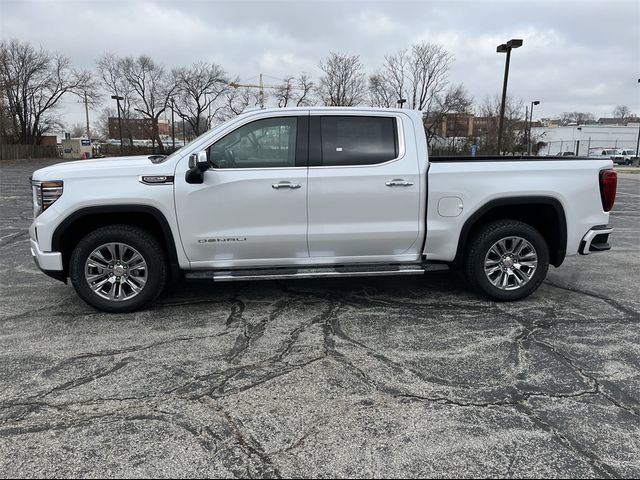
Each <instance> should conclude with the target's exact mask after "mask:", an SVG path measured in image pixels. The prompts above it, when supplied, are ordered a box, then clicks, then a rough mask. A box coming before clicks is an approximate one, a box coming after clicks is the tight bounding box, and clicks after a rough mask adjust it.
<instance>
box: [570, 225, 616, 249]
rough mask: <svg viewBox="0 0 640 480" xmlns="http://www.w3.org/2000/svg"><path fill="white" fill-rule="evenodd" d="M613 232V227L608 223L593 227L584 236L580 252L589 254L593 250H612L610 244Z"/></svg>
mask: <svg viewBox="0 0 640 480" xmlns="http://www.w3.org/2000/svg"><path fill="white" fill-rule="evenodd" d="M611 232H613V227H610V226H608V225H598V226H597V227H593V228H591V229H590V230H589V231H588V232H587V233H586V234H585V235H584V237H582V241H581V242H580V248H579V249H578V252H579V253H580V255H589V253H591V252H605V251H607V250H611V245H609V235H610V234H611Z"/></svg>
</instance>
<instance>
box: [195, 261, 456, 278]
mask: <svg viewBox="0 0 640 480" xmlns="http://www.w3.org/2000/svg"><path fill="white" fill-rule="evenodd" d="M446 268H447V267H446V266H444V265H423V264H409V265H397V264H395V265H349V266H327V267H324V266H323V267H300V268H295V267H294V268H291V267H282V268H263V269H251V270H249V269H238V270H229V269H227V270H200V271H192V272H188V273H187V274H186V278H187V279H189V280H213V281H215V282H234V281H242V280H287V279H295V278H331V277H374V276H385V275H421V274H423V273H425V271H427V270H442V269H446Z"/></svg>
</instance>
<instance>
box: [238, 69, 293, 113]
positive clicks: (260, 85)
mask: <svg viewBox="0 0 640 480" xmlns="http://www.w3.org/2000/svg"><path fill="white" fill-rule="evenodd" d="M229 86H230V87H233V88H257V89H259V91H258V102H259V103H260V108H264V89H265V88H273V89H275V90H277V89H279V88H282V87H283V85H265V84H264V83H263V82H262V74H260V83H257V84H253V83H236V82H231V83H230V84H229ZM289 88H291V89H292V90H304V88H302V87H294V86H293V85H289Z"/></svg>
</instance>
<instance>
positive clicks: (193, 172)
mask: <svg viewBox="0 0 640 480" xmlns="http://www.w3.org/2000/svg"><path fill="white" fill-rule="evenodd" d="M212 166H213V165H212V164H211V162H210V161H209V159H208V158H207V152H206V151H205V150H200V151H199V152H198V153H192V154H191V155H190V156H189V170H187V173H186V174H185V181H186V182H187V183H202V182H204V172H205V171H207V170H209V168H211V167H212Z"/></svg>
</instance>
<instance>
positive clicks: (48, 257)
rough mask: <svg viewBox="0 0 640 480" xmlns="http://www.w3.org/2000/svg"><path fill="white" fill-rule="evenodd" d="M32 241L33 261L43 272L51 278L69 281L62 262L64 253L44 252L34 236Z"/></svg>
mask: <svg viewBox="0 0 640 480" xmlns="http://www.w3.org/2000/svg"><path fill="white" fill-rule="evenodd" d="M30 242H31V256H32V257H33V261H34V262H36V265H37V266H38V268H39V269H40V270H42V272H43V273H45V274H46V275H49V276H50V277H51V278H55V279H56V280H60V281H61V282H65V283H67V275H66V273H65V271H64V266H63V264H62V254H61V253H60V252H43V251H42V250H40V246H39V245H38V242H36V241H35V240H34V239H33V238H31V239H30Z"/></svg>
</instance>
